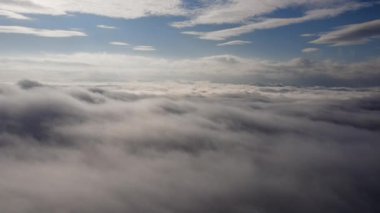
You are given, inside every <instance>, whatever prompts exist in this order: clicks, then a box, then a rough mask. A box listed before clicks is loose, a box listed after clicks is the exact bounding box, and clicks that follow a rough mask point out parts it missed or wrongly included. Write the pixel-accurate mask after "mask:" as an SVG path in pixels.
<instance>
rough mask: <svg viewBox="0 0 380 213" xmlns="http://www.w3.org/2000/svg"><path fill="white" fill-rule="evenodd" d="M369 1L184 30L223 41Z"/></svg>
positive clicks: (325, 15)
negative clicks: (208, 28) (213, 28)
mask: <svg viewBox="0 0 380 213" xmlns="http://www.w3.org/2000/svg"><path fill="white" fill-rule="evenodd" d="M370 5H371V4H369V3H353V2H350V3H346V4H343V5H340V6H339V7H333V8H322V9H312V10H308V11H307V12H306V13H305V14H304V16H301V17H296V18H261V19H260V20H259V21H254V22H252V23H248V24H244V25H241V26H238V27H233V28H227V29H222V30H216V31H209V32H199V31H184V32H183V33H184V34H189V35H195V36H197V37H199V38H200V39H204V40H216V41H222V40H226V39H228V38H232V37H236V36H239V35H242V34H246V33H251V32H254V31H256V30H265V29H273V28H278V27H283V26H288V25H292V24H299V23H303V22H307V21H312V20H321V19H326V18H331V17H335V16H338V15H341V14H343V13H345V12H348V11H353V10H358V9H361V8H363V7H368V6H370Z"/></svg>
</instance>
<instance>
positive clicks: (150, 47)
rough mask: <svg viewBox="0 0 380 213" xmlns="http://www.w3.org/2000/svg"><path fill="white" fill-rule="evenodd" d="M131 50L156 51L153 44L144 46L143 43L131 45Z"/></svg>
mask: <svg viewBox="0 0 380 213" xmlns="http://www.w3.org/2000/svg"><path fill="white" fill-rule="evenodd" d="M133 50H136V51H142V52H152V51H156V49H155V48H154V47H153V46H145V45H141V46H135V47H133Z"/></svg>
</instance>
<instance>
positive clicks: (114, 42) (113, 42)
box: [110, 41, 129, 46]
mask: <svg viewBox="0 0 380 213" xmlns="http://www.w3.org/2000/svg"><path fill="white" fill-rule="evenodd" d="M110 44H111V45H115V46H129V44H128V43H126V42H121V41H112V42H110Z"/></svg>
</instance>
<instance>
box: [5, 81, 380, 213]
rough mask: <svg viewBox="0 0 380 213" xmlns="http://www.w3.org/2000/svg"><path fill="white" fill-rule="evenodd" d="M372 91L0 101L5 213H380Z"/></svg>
mask: <svg viewBox="0 0 380 213" xmlns="http://www.w3.org/2000/svg"><path fill="white" fill-rule="evenodd" d="M376 93H377V94H378V91H371V90H358V91H355V90H347V89H336V90H324V89H296V88H292V87H253V86H248V85H241V86H238V85H218V84H206V83H204V84H196V85H195V84H185V85H183V84H174V83H172V84H126V85H108V86H107V85H103V86H99V85H98V86H94V85H92V86H91V85H87V86H81V87H79V86H77V87H73V86H67V85H66V86H54V85H50V86H44V85H42V84H40V83H38V82H33V81H22V82H20V83H19V86H18V87H17V86H9V85H2V86H1V89H0V117H1V120H2V122H1V124H0V144H1V146H0V154H1V155H0V156H1V157H0V172H1V176H2V178H1V180H0V197H1V199H0V205H1V207H2V211H4V212H31V213H33V212H39V213H40V212H57V211H63V212H84V213H86V212H92V213H94V212H115V213H117V212H173V213H174V212H186V213H193V212H194V213H195V212H197V213H198V212H220V213H223V212H263V213H272V212H273V213H277V212H295V213H297V212H311V213H313V212H318V213H319V212H365V213H366V212H377V211H379V208H378V205H377V196H378V192H379V190H380V185H379V182H378V179H379V177H380V170H379V167H378V162H379V160H380V157H379V155H378V150H379V148H380V147H379V146H380V144H379V140H378V139H379V137H380V134H379V130H380V122H379V121H380V120H379V117H378V116H379V110H380V107H379V106H380V105H379V101H378V100H379V97H378V95H376Z"/></svg>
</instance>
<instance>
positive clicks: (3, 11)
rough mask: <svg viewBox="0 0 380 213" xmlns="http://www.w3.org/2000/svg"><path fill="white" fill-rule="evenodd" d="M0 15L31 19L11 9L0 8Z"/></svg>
mask: <svg viewBox="0 0 380 213" xmlns="http://www.w3.org/2000/svg"><path fill="white" fill-rule="evenodd" d="M0 16H3V17H6V18H9V19H19V20H31V18H29V17H27V16H25V15H22V14H19V13H15V12H12V11H8V10H1V9H0Z"/></svg>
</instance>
